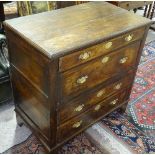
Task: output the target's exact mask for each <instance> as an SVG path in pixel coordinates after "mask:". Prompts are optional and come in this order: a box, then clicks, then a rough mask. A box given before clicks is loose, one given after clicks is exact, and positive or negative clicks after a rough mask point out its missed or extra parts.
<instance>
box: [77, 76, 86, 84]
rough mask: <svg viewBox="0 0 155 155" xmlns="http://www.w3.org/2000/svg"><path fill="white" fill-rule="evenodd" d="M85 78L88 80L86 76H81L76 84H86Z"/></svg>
mask: <svg viewBox="0 0 155 155" xmlns="http://www.w3.org/2000/svg"><path fill="white" fill-rule="evenodd" d="M87 78H88V76H87V75H86V76H83V77H81V78H79V79H77V83H78V84H83V83H85V82H86V80H87Z"/></svg>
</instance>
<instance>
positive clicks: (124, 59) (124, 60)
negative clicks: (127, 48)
mask: <svg viewBox="0 0 155 155" xmlns="http://www.w3.org/2000/svg"><path fill="white" fill-rule="evenodd" d="M127 60H128V57H124V58H122V59H120V60H119V62H120V63H121V64H124V63H126V61H127Z"/></svg>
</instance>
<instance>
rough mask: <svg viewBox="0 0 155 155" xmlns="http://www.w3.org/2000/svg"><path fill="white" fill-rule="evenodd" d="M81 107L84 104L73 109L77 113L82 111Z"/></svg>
mask: <svg viewBox="0 0 155 155" xmlns="http://www.w3.org/2000/svg"><path fill="white" fill-rule="evenodd" d="M83 107H84V104H81V105H79V106H78V107H76V108H75V109H74V111H76V112H79V111H81V110H82V109H83Z"/></svg>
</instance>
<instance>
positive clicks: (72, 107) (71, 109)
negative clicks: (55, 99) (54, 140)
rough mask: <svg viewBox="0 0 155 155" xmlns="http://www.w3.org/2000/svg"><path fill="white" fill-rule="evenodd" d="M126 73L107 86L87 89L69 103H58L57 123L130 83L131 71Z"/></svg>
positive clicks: (131, 79) (131, 80)
mask: <svg viewBox="0 0 155 155" xmlns="http://www.w3.org/2000/svg"><path fill="white" fill-rule="evenodd" d="M128 75H129V76H126V77H124V78H121V79H119V80H117V81H115V82H114V83H112V84H109V85H108V86H102V87H99V88H97V90H95V91H94V90H93V91H89V92H88V93H87V94H85V95H84V96H82V95H80V96H79V97H76V98H75V99H73V100H72V101H70V102H69V103H64V104H60V109H59V115H60V116H59V123H60V124H61V123H63V122H65V121H66V120H68V119H70V118H72V117H74V116H76V115H79V114H81V113H82V112H84V111H86V110H87V109H88V108H90V107H91V106H93V105H94V104H96V103H98V102H100V101H102V100H103V99H104V98H106V97H108V96H110V95H112V94H114V93H116V92H118V91H120V90H123V89H124V88H126V87H128V86H129V85H131V83H132V82H133V73H132V71H130V72H129V73H128Z"/></svg>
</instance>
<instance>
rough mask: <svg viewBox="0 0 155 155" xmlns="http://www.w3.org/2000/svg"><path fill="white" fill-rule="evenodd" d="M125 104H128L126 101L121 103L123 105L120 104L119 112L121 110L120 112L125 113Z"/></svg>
mask: <svg viewBox="0 0 155 155" xmlns="http://www.w3.org/2000/svg"><path fill="white" fill-rule="evenodd" d="M127 105H128V102H127V103H125V104H123V105H122V106H121V108H120V112H121V113H125V111H126V108H127Z"/></svg>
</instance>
